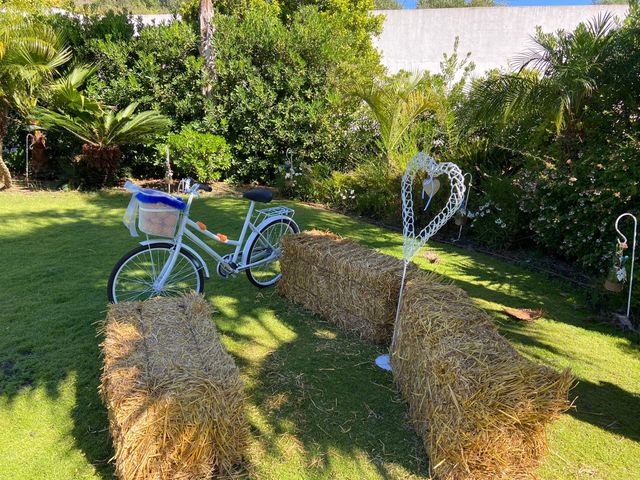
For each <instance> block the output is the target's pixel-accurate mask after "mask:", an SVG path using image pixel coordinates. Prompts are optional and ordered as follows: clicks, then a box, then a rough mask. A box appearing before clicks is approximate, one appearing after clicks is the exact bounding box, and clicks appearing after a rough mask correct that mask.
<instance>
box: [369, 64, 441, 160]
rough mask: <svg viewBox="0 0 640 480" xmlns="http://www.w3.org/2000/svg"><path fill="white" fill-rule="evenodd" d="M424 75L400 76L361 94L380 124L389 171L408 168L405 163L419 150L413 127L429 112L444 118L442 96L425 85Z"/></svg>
mask: <svg viewBox="0 0 640 480" xmlns="http://www.w3.org/2000/svg"><path fill="white" fill-rule="evenodd" d="M422 80H423V77H422V76H421V75H417V74H413V75H399V76H397V77H394V78H392V79H390V80H388V81H387V82H384V83H382V84H373V85H371V86H370V87H369V88H367V89H366V90H365V89H363V90H360V91H359V92H358V93H357V94H358V96H359V97H360V98H362V100H364V102H365V103H366V104H367V105H368V106H369V109H370V110H371V114H372V115H373V117H374V119H375V120H376V123H377V125H378V130H379V134H380V139H379V142H378V143H379V147H380V150H381V151H382V153H383V155H384V158H385V160H386V165H387V167H388V169H389V170H392V169H393V168H396V167H397V168H400V169H402V168H404V165H403V164H402V163H403V160H404V159H405V157H406V156H407V155H408V154H410V153H411V151H412V150H415V148H416V146H415V139H414V138H413V137H412V135H411V127H412V125H413V124H414V123H415V121H416V120H417V119H418V118H419V117H420V116H421V115H422V114H423V113H425V112H427V111H431V112H434V113H435V114H436V115H437V116H438V115H441V114H442V113H443V112H442V103H441V102H440V101H439V98H438V95H437V94H436V93H435V92H434V91H433V90H432V89H430V88H425V86H424V85H423V84H422Z"/></svg>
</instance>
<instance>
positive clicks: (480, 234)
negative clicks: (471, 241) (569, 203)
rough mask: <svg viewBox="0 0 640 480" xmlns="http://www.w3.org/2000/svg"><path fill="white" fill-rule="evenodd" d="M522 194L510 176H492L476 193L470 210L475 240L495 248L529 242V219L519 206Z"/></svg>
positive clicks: (471, 200) (473, 195)
mask: <svg viewBox="0 0 640 480" xmlns="http://www.w3.org/2000/svg"><path fill="white" fill-rule="evenodd" d="M520 195H521V191H520V189H519V187H518V186H517V183H516V182H515V181H514V180H513V179H511V178H509V177H499V176H496V177H491V178H488V179H485V180H484V182H483V183H482V184H481V185H480V186H479V187H478V188H477V189H476V190H475V191H473V190H472V194H471V197H470V199H469V203H470V205H469V206H468V208H467V209H466V210H467V211H466V215H467V218H468V219H469V220H468V221H467V225H470V227H471V232H472V234H473V237H474V238H475V239H476V240H477V241H479V242H480V243H482V244H485V245H487V246H489V247H492V248H499V249H503V248H509V247H511V246H513V245H515V244H516V243H522V242H523V241H528V239H529V238H530V232H529V231H528V219H527V218H526V217H525V216H524V215H523V214H522V212H521V211H520V207H519V198H520Z"/></svg>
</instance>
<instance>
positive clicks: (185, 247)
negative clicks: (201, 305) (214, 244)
mask: <svg viewBox="0 0 640 480" xmlns="http://www.w3.org/2000/svg"><path fill="white" fill-rule="evenodd" d="M156 243H169V244H171V245H175V242H174V241H173V240H169V239H166V240H146V241H144V242H140V245H143V246H147V245H153V244H156ZM180 249H181V250H186V251H187V252H189V253H190V254H191V255H193V256H194V257H195V259H196V260H197V261H198V262H200V268H202V270H203V271H204V276H205V277H206V278H209V267H208V266H207V262H205V261H204V259H203V258H202V256H201V255H200V254H199V253H198V252H196V251H195V250H194V249H193V248H191V247H190V246H188V245H185V244H182V247H180Z"/></svg>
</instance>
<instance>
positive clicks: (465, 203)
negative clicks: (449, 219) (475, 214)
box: [452, 172, 473, 242]
mask: <svg viewBox="0 0 640 480" xmlns="http://www.w3.org/2000/svg"><path fill="white" fill-rule="evenodd" d="M467 175H469V186H468V187H467V194H466V196H465V197H464V202H462V206H461V207H460V208H461V209H462V208H464V210H465V215H466V214H467V213H468V211H469V194H470V193H471V186H472V185H473V184H472V183H471V182H473V175H471V174H470V173H469V172H467V173H465V174H464V175H463V177H464V178H465V179H466V178H467ZM467 218H469V216H468V215H467ZM463 227H464V224H463V223H462V222H461V223H460V229H459V230H458V238H456V239H455V240H452V241H453V242H457V241H458V240H460V237H462V228H463Z"/></svg>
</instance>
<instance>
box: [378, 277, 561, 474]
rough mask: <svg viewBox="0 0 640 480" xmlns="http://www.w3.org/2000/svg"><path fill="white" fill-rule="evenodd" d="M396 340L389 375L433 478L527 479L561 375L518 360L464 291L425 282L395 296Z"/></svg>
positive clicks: (557, 407) (552, 413)
mask: <svg viewBox="0 0 640 480" xmlns="http://www.w3.org/2000/svg"><path fill="white" fill-rule="evenodd" d="M396 335H397V336H396V338H395V340H394V344H393V345H392V355H391V364H392V367H393V374H394V377H395V381H396V383H397V385H398V386H399V388H400V390H401V392H402V394H403V396H404V398H405V399H406V400H407V402H408V403H409V407H410V416H411V419H412V422H413V424H414V427H415V428H416V430H417V431H418V433H419V434H420V435H421V436H422V438H423V439H424V445H425V449H426V450H427V452H428V454H429V457H430V464H431V468H432V473H433V475H434V477H435V478H437V479H445V480H460V479H474V480H480V479H505V480H506V479H509V480H517V479H529V478H535V477H534V474H533V470H534V469H535V467H536V466H537V465H538V464H539V462H540V460H541V457H542V455H543V454H544V452H545V450H546V435H545V427H546V425H547V424H548V423H549V422H550V421H551V420H553V419H554V418H556V417H557V416H558V415H559V414H560V413H561V412H563V411H565V410H567V409H568V408H569V406H570V403H569V401H568V400H567V396H568V391H569V389H570V388H571V385H572V384H573V377H572V375H571V373H570V372H569V371H568V370H567V371H564V372H562V373H558V372H556V371H554V370H552V369H550V368H548V367H546V366H542V365H539V364H536V363H534V362H532V361H530V360H528V359H526V358H524V357H523V356H522V355H520V354H519V353H518V352H517V351H516V350H515V349H514V348H513V347H512V346H511V345H510V344H509V342H507V341H506V340H505V339H504V338H503V337H501V336H500V335H499V334H498V332H497V331H496V329H495V326H494V324H493V322H492V320H491V318H490V317H489V316H488V315H487V314H486V313H485V312H484V311H483V310H480V309H479V308H477V307H475V306H474V305H473V302H472V301H471V299H470V298H469V297H468V296H467V295H466V293H465V292H463V291H462V290H461V289H459V288H457V287H455V286H452V285H443V284H438V283H435V282H434V280H433V278H420V277H417V278H414V279H413V280H412V281H410V282H409V283H408V284H407V286H406V287H405V292H404V295H403V299H402V306H401V314H400V319H399V325H398V331H397V334H396Z"/></svg>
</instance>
